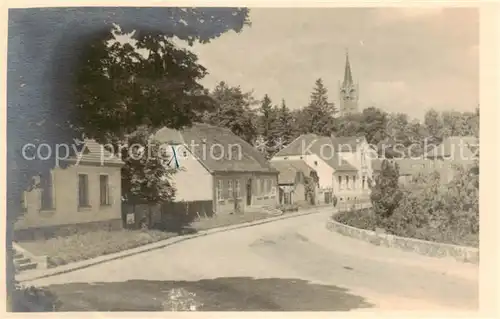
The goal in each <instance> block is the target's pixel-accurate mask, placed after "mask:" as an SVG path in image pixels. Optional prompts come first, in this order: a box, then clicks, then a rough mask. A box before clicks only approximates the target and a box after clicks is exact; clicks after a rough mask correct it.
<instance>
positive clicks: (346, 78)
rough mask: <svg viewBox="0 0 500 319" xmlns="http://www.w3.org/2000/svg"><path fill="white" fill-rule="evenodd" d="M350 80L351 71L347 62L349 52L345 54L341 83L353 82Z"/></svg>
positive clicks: (348, 83)
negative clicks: (342, 81) (342, 80)
mask: <svg viewBox="0 0 500 319" xmlns="http://www.w3.org/2000/svg"><path fill="white" fill-rule="evenodd" d="M353 83H354V82H353V80H352V72H351V64H350V63H349V53H348V52H346V54H345V71H344V83H343V85H344V86H346V85H351V84H353Z"/></svg>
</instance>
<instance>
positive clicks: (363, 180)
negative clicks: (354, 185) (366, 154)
mask: <svg viewBox="0 0 500 319" xmlns="http://www.w3.org/2000/svg"><path fill="white" fill-rule="evenodd" d="M361 183H362V184H361V188H362V189H365V183H366V177H365V176H363V179H362V181H361Z"/></svg>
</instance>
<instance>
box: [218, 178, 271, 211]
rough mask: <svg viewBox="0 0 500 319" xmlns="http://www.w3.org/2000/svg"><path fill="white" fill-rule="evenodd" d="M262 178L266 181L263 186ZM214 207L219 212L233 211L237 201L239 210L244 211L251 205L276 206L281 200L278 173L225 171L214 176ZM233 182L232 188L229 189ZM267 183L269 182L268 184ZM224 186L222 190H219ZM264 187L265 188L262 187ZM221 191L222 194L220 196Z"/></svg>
mask: <svg viewBox="0 0 500 319" xmlns="http://www.w3.org/2000/svg"><path fill="white" fill-rule="evenodd" d="M261 180H264V181H267V182H264V187H262V186H263V185H262V183H261ZM213 181H214V203H215V205H214V207H215V211H216V212H217V213H218V214H224V213H233V212H235V210H236V207H235V201H236V202H237V205H238V207H239V212H241V213H243V212H245V211H246V210H248V208H249V207H259V206H276V205H277V204H278V200H279V196H278V195H279V194H278V187H277V185H278V175H277V174H276V173H236V172H235V173H229V172H228V173H224V174H222V173H221V174H216V175H215V176H214V179H213ZM249 181H251V192H252V193H251V203H250V205H248V203H247V185H248V183H249ZM236 182H239V185H240V191H239V196H237V195H238V194H236V191H235V188H236V187H235V185H236ZM229 183H231V190H232V191H230V189H229V185H230V184H229ZM266 183H267V184H266ZM219 186H222V190H219V189H220V188H219ZM262 188H264V189H262ZM219 191H221V196H220V197H219V196H218V193H219Z"/></svg>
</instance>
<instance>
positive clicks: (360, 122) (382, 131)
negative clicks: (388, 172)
mask: <svg viewBox="0 0 500 319" xmlns="http://www.w3.org/2000/svg"><path fill="white" fill-rule="evenodd" d="M386 131H387V113H385V112H384V111H382V110H380V109H378V108H375V107H369V108H366V109H364V110H363V112H362V113H358V114H348V115H345V116H342V117H339V118H337V131H336V135H337V136H356V135H358V136H359V135H364V136H365V137H366V140H367V142H368V143H369V144H372V145H378V144H379V143H380V142H381V141H383V140H384V139H385V138H386V135H387V134H386Z"/></svg>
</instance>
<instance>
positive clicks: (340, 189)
mask: <svg viewBox="0 0 500 319" xmlns="http://www.w3.org/2000/svg"><path fill="white" fill-rule="evenodd" d="M339 176H341V177H342V180H341V184H340V183H339ZM347 177H349V182H348V183H347ZM354 177H355V178H354ZM362 177H363V176H362V174H361V172H360V171H352V172H335V174H334V175H333V184H334V195H335V196H337V198H339V200H343V199H346V200H352V199H354V198H355V199H359V200H363V199H367V198H369V197H370V188H369V187H368V177H366V179H365V183H364V185H363V179H362Z"/></svg>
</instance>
